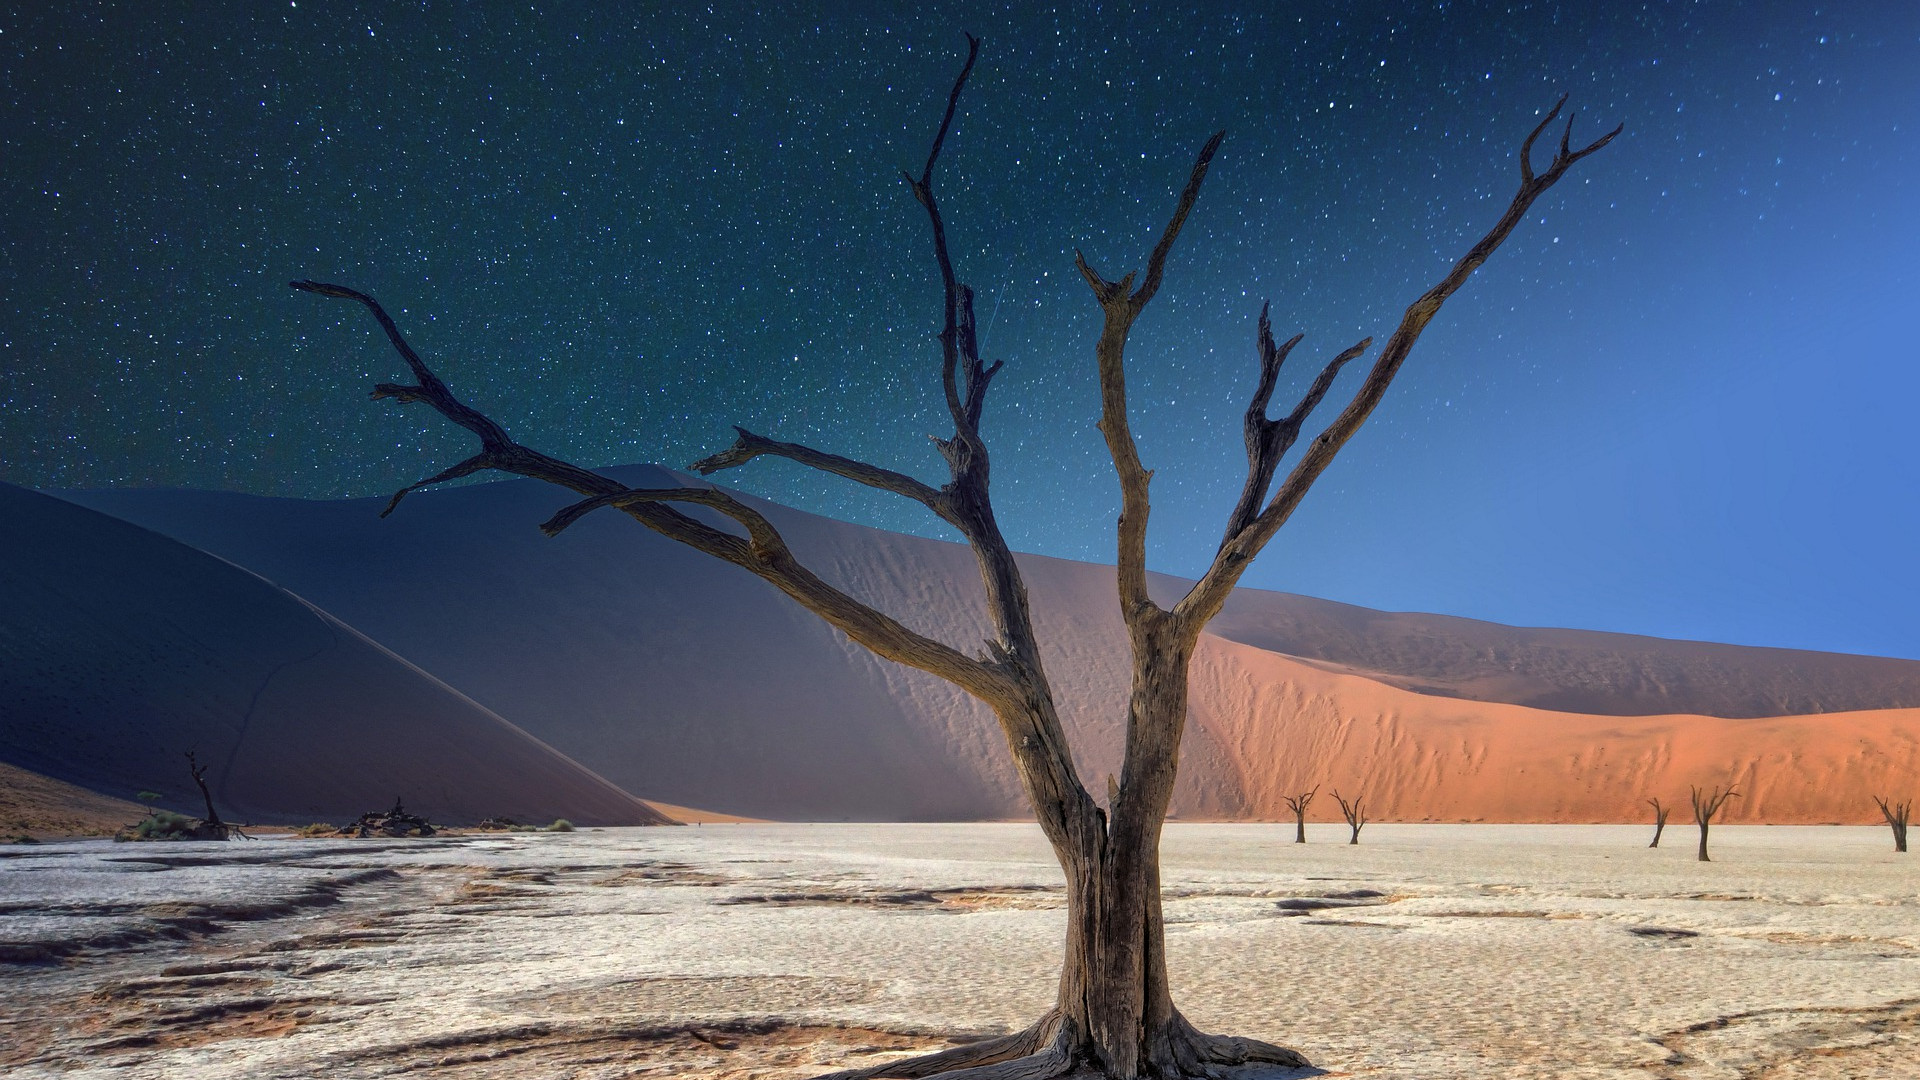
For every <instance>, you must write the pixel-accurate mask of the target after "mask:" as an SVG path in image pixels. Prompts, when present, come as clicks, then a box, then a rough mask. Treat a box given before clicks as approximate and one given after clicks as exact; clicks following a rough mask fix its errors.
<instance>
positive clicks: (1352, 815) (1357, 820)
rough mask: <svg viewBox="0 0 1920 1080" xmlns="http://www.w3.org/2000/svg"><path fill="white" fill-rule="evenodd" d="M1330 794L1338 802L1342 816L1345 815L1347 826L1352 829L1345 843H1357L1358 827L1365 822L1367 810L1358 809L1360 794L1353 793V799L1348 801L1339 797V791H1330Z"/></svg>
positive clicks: (1358, 836) (1358, 839)
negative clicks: (1351, 833)
mask: <svg viewBox="0 0 1920 1080" xmlns="http://www.w3.org/2000/svg"><path fill="white" fill-rule="evenodd" d="M1332 795H1333V798H1334V801H1335V802H1338V803H1339V804H1340V813H1341V814H1342V815H1343V816H1345V817H1346V819H1347V828H1349V829H1352V830H1353V835H1352V836H1349V837H1348V838H1347V843H1348V844H1357V843H1359V842H1360V829H1361V828H1362V827H1363V826H1364V825H1366V823H1367V812H1366V811H1365V810H1362V809H1360V800H1361V798H1362V796H1359V795H1355V796H1354V797H1353V801H1352V802H1348V801H1347V800H1345V799H1343V798H1341V797H1340V793H1339V792H1338V791H1335V792H1332Z"/></svg>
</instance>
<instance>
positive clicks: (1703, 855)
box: [1687, 784, 1740, 862]
mask: <svg viewBox="0 0 1920 1080" xmlns="http://www.w3.org/2000/svg"><path fill="white" fill-rule="evenodd" d="M1687 788H1688V790H1689V791H1691V792H1692V793H1693V820H1694V823H1695V824H1696V825H1699V826H1700V861H1701V862H1712V861H1713V860H1712V859H1709V858H1707V826H1709V825H1711V824H1713V815H1715V814H1717V813H1719V812H1720V807H1721V806H1722V805H1724V804H1725V803H1726V801H1727V800H1728V799H1737V798H1739V797H1740V793H1739V792H1738V791H1735V790H1734V789H1733V785H1732V784H1728V785H1727V790H1725V791H1721V790H1720V789H1719V788H1717V787H1716V788H1714V789H1713V791H1711V792H1709V793H1707V794H1705V795H1702V794H1701V792H1700V789H1699V788H1697V787H1694V786H1693V785H1692V784H1689V785H1687Z"/></svg>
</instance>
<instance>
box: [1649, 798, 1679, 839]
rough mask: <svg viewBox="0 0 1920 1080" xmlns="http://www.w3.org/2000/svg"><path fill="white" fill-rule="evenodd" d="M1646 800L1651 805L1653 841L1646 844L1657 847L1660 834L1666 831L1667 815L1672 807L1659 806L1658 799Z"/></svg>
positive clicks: (1671, 810)
mask: <svg viewBox="0 0 1920 1080" xmlns="http://www.w3.org/2000/svg"><path fill="white" fill-rule="evenodd" d="M1647 802H1648V804H1649V805H1651V806H1652V807H1653V843H1651V844H1648V845H1647V846H1648V847H1650V848H1657V847H1659V846H1660V834H1661V833H1663V832H1666V831H1667V815H1668V814H1670V813H1672V812H1673V807H1671V806H1661V805H1660V800H1659V799H1648V800H1647Z"/></svg>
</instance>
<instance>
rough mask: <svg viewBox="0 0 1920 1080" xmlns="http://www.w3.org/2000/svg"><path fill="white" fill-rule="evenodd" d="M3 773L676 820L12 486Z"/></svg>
mask: <svg viewBox="0 0 1920 1080" xmlns="http://www.w3.org/2000/svg"><path fill="white" fill-rule="evenodd" d="M0 550H5V551H6V552H7V558H6V559H5V560H4V561H3V562H0V598H4V602H3V603H0V760H5V761H7V762H9V763H11V764H13V765H16V766H19V767H21V768H25V769H29V770H32V771H34V772H37V773H40V774H43V775H46V776H51V777H54V778H56V779H59V780H64V781H69V782H72V783H76V784H79V785H82V786H85V787H87V788H90V789H92V790H95V791H102V792H109V793H113V794H125V795H132V794H134V793H135V792H137V791H140V790H142V789H148V790H152V791H155V792H158V793H160V794H161V795H162V796H163V799H162V800H161V802H160V805H163V806H167V807H170V808H173V809H178V810H183V811H187V812H199V811H200V810H201V805H202V804H201V800H200V798H199V795H198V793H197V791H196V790H195V789H194V787H193V784H192V781H191V779H190V777H189V776H188V772H187V767H186V763H185V761H184V759H183V753H184V752H185V751H187V750H193V751H194V752H195V753H196V754H197V756H198V759H199V760H200V761H201V762H203V763H205V764H207V765H208V766H209V771H208V774H207V779H208V781H209V783H210V785H211V787H212V788H213V793H214V797H215V799H216V804H217V808H218V809H219V810H220V811H221V813H222V814H223V816H226V817H228V818H230V819H234V820H241V821H269V822H270V821H286V822H299V821H315V820H329V819H331V820H340V819H343V818H346V817H350V816H353V815H357V814H359V813H361V812H363V811H366V810H370V809H381V808H384V807H387V806H390V805H391V804H392V803H393V800H394V799H395V798H396V797H404V798H405V799H406V800H407V801H408V803H409V804H410V808H411V809H413V810H415V811H416V812H419V813H423V814H426V815H428V816H429V817H432V818H434V819H435V820H441V821H461V820H466V821H471V820H477V819H479V818H482V817H486V816H489V815H500V814H504V815H508V816H512V817H514V818H517V819H520V820H525V821H551V820H553V819H554V818H556V817H567V818H570V819H572V820H573V821H575V822H577V823H582V824H586V823H595V824H644V823H650V822H662V821H664V820H665V819H664V818H663V817H662V816H661V815H660V814H659V813H657V812H656V811H654V810H653V809H652V808H651V807H648V806H647V805H646V804H644V803H641V802H640V801H639V800H637V799H635V798H633V797H632V796H630V795H628V794H626V793H625V792H623V791H621V790H620V789H618V788H617V787H615V786H613V785H612V784H609V783H608V782H606V781H605V780H603V779H601V778H600V777H598V776H596V775H594V774H593V773H592V772H590V771H588V770H587V769H585V768H583V767H581V766H580V765H578V764H576V763H575V762H573V761H571V760H569V759H567V758H566V757H564V756H563V755H561V754H559V753H557V752H555V751H554V750H553V749H552V748H550V747H547V746H544V745H542V744H541V743H540V742H539V741H538V740H536V739H534V738H532V737H531V736H529V735H527V734H526V733H525V732H524V731H521V730H519V729H518V728H516V727H514V726H513V725H511V724H509V723H507V722H506V721H504V720H502V719H501V718H500V717H498V716H496V715H493V714H491V713H489V712H488V711H487V710H485V709H483V708H481V707H480V706H478V705H476V704H475V703H473V702H472V701H470V700H468V699H467V698H466V697H464V696H462V695H461V694H459V693H458V692H456V691H455V690H453V689H452V688H450V687H448V686H447V685H445V684H444V683H442V682H440V681H439V680H437V679H435V678H433V677H432V676H430V675H428V674H426V673H425V672H422V671H420V670H419V669H417V668H415V667H413V666H412V665H410V664H408V663H407V662H405V661H403V660H401V659H400V658H398V657H397V656H394V655H393V654H392V653H390V652H388V651H387V650H386V649H384V648H382V647H380V646H379V645H376V644H375V643H373V642H372V641H369V640H368V639H367V638H366V637H364V636H363V635H361V634H359V633H358V632H357V631H355V630H354V629H352V628H351V627H349V626H347V625H345V624H344V623H342V622H340V621H339V620H338V619H335V618H333V617H332V616H330V615H328V614H327V613H325V612H323V611H320V610H319V609H317V608H315V607H313V606H312V605H310V604H307V603H305V602H304V601H302V600H301V599H300V598H298V597H297V596H294V595H292V594H290V593H288V592H286V591H284V590H282V589H279V588H276V587H275V586H273V585H271V584H269V583H267V582H266V581H263V580H261V579H260V578H258V577H256V576H254V575H253V574H251V573H248V572H246V571H244V570H242V569H240V568H238V567H236V566H233V565H231V564H229V563H226V562H223V561H221V560H219V559H216V558H213V557H211V556H209V555H206V554H205V553H203V552H199V551H195V550H193V549H191V548H188V547H185V546H183V545H181V544H178V543H176V542H174V541H172V540H169V539H167V538H165V537H162V536H159V535H156V534H154V533H151V532H148V531H146V530H144V529H141V528H138V527H136V526H133V525H130V524H128V523H126V522H123V521H118V520H115V519H113V518H110V517H107V516H105V515H102V514H98V513H95V512H93V511H90V510H86V509H83V508H81V507H78V506H74V505H72V504H70V503H67V502H62V501H60V500H58V499H53V498H50V497H48V496H45V495H39V494H35V493H33V492H29V491H25V490H23V489H20V488H16V487H12V486H10V485H0Z"/></svg>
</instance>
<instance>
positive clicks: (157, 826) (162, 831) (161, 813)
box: [133, 810, 194, 840]
mask: <svg viewBox="0 0 1920 1080" xmlns="http://www.w3.org/2000/svg"><path fill="white" fill-rule="evenodd" d="M193 825H194V821H193V819H192V818H190V817H188V816H187V815H185V814H176V813H174V812H173V811H171V810H155V811H154V812H153V813H151V814H148V815H147V816H146V818H145V819H144V820H142V821H141V822H140V823H139V824H138V825H135V826H134V827H133V835H134V837H135V838H137V839H140V840H176V839H179V838H181V837H184V836H186V835H187V834H189V833H191V832H193Z"/></svg>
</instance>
